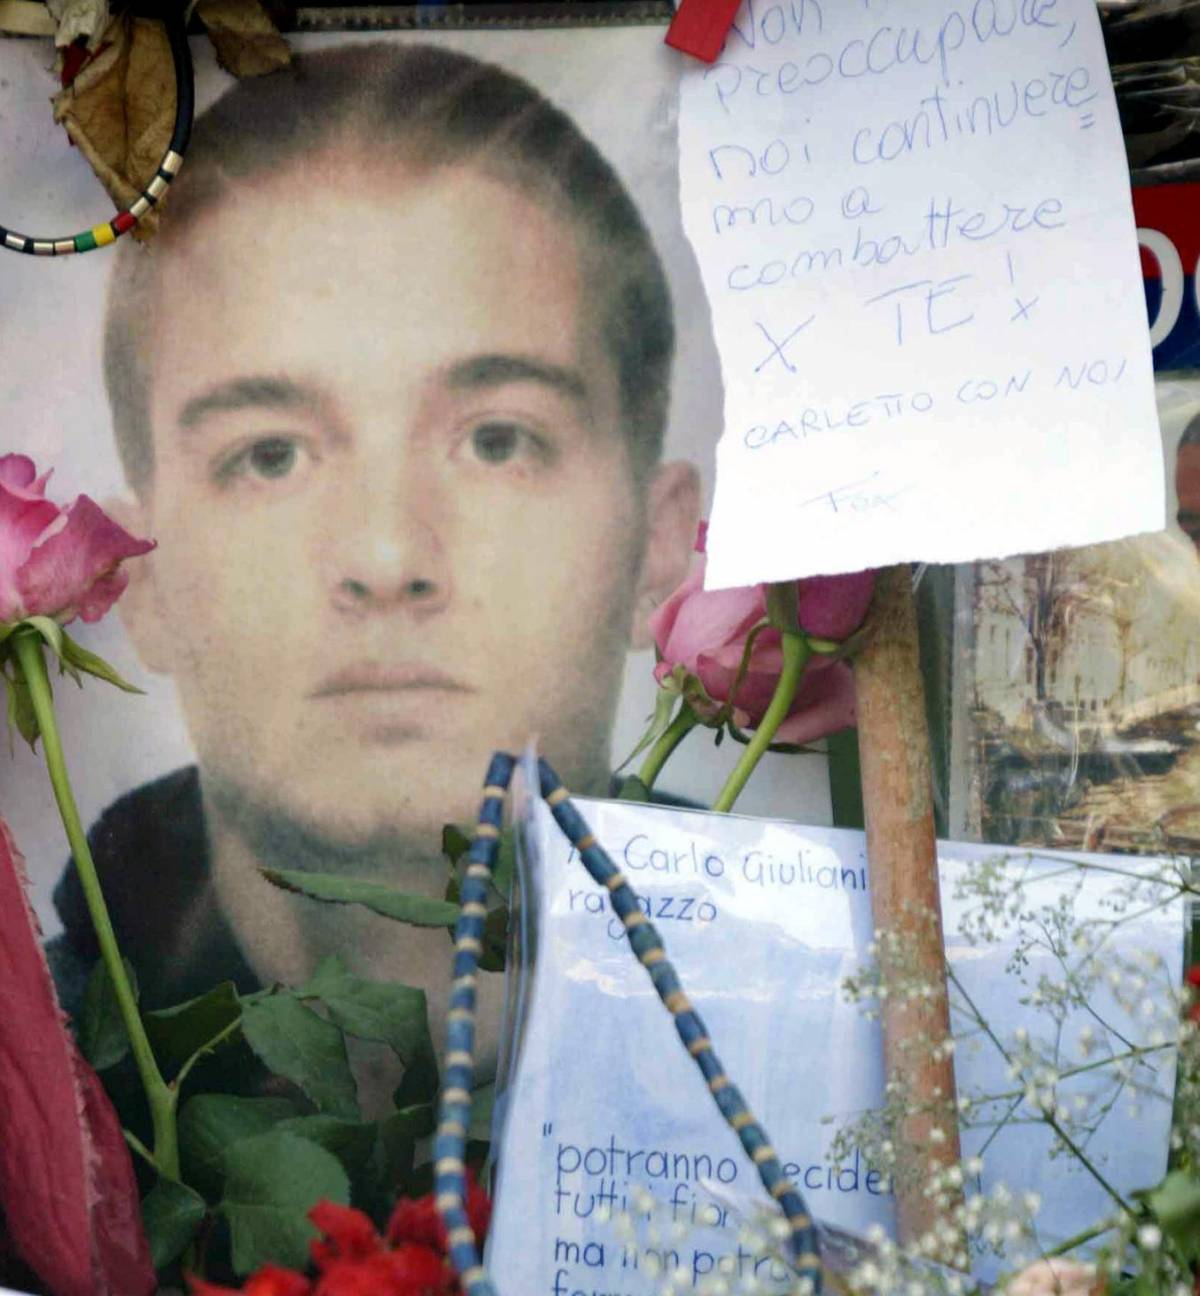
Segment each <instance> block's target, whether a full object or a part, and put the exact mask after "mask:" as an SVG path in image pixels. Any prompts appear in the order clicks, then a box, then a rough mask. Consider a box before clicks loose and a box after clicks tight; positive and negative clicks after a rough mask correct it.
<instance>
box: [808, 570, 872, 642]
mask: <svg viewBox="0 0 1200 1296" xmlns="http://www.w3.org/2000/svg"><path fill="white" fill-rule="evenodd" d="M874 590H875V573H874V572H873V571H861V572H851V573H850V574H849V575H846V576H810V577H808V579H807V580H802V581H801V582H800V592H799V600H798V609H797V610H798V613H799V617H800V626H801V628H802V629H804V630H807V631H808V633H809V634H811V635H816V637H817V638H818V639H838V640H840V639H846V638H848V637H849V636H850V635H852V634H853V633H854V632H855V630H857V629H858V627H859V626H860V625H862V623H863V618H864V617H865V616H866V615H867V609H868V608H869V607H870V606H871V595H872V593H874Z"/></svg>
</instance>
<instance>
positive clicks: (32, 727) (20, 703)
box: [4, 662, 41, 748]
mask: <svg viewBox="0 0 1200 1296" xmlns="http://www.w3.org/2000/svg"><path fill="white" fill-rule="evenodd" d="M4 687H5V689H6V690H7V692H8V728H9V734H10V738H11V734H12V731H13V730H16V732H17V733H19V734H20V735H21V737H22V738H24V739H25V741H26V742H27V743H28V744H29V746H30V747H31V748H32V747H33V746H34V744H35V743H36V742H37V739H38V734H39V733H40V732H41V731H40V730H39V729H38V722H37V716H36V715H34V712H33V698H32V696H31V695H30V692H29V685H28V683H27V682H26V680H25V676H24V674H23V672H22V671H21V668H20V667H19V666H17V665H15V664H13V663H12V662H8V663H6V664H5V667H4Z"/></svg>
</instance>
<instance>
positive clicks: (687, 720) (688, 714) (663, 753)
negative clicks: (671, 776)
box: [637, 702, 700, 790]
mask: <svg viewBox="0 0 1200 1296" xmlns="http://www.w3.org/2000/svg"><path fill="white" fill-rule="evenodd" d="M699 719H700V717H699V716H698V715H697V714H696V713H695V711H693V710H692V708H691V707H690V706H688V704H687V703H686V702H685V703H684V704H683V706H682V707H681V708H680V711H679V714H678V715H677V716H676V717H675V719H674V720H672V721H671V723H670V724H669V725H668V726H667V727H666V729H664V730H663V732H662V735H661V736H660V737H659V740H658V741H657V742H656V743H655V744H654V746H653V747H651V748H650V752H649V755H647V757H646V759H645V760H644V761H643V762H642V767H641V769H639V770H638V772H637V777H638V782H639V783H642V784H643V785H644V786H645V787H646V789H647V790H649V789H650V788H652V787H653V786H654V780H655V779H656V778H658V775H659V773H660V771H661V770H662V767H663V766H664V765H665V764H666V763H667V758H668V757H669V756H670V754H671V753H672V752H673V751H674V750H675V748H676V747H678V746H679V744H680V743H681V742H682V741H683V740H684V739H685V738H686V737H687V735H688V734H689V733H691V731H692V730H693V729H694V728H695V727H696V724H697V722H698V721H699Z"/></svg>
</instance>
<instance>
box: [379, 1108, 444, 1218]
mask: <svg viewBox="0 0 1200 1296" xmlns="http://www.w3.org/2000/svg"><path fill="white" fill-rule="evenodd" d="M436 1124H437V1114H436V1112H435V1111H434V1105H433V1103H432V1102H426V1103H416V1104H414V1105H413V1106H411V1107H405V1108H403V1109H402V1110H400V1111H396V1112H393V1113H392V1114H391V1115H390V1116H385V1117H384V1119H383V1120H381V1121H379V1122H378V1124H377V1125H376V1127H375V1130H376V1133H375V1148H374V1150H373V1152H372V1158H371V1161H372V1170H373V1172H374V1177H375V1178H376V1180H377V1181H378V1183H379V1184H380V1186H381V1188H382V1189H383V1191H382V1194H381V1195H382V1197H383V1199H384V1209H385V1210H390V1209H391V1207H392V1206H393V1204H394V1202H395V1197H396V1187H397V1185H399V1184H407V1183H408V1180H409V1176H410V1175H411V1174H412V1172H413V1165H414V1163H415V1161H416V1148H417V1143H418V1141H419V1140H420V1139H425V1138H428V1137H429V1136H430V1135H431V1134H432V1133H433V1131H434V1128H435V1127H436Z"/></svg>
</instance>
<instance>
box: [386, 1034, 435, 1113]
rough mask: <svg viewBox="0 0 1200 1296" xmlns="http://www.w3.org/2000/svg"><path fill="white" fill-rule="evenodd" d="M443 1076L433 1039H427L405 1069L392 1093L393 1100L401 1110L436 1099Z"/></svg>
mask: <svg viewBox="0 0 1200 1296" xmlns="http://www.w3.org/2000/svg"><path fill="white" fill-rule="evenodd" d="M440 1080H441V1077H440V1075H439V1074H438V1064H437V1056H436V1054H435V1053H434V1051H433V1040H432V1039H427V1040H426V1042H425V1044H424V1045H423V1046H422V1047H421V1050H420V1051H419V1052H418V1053H417V1055H416V1056H415V1057H414V1058H413V1060H412V1061H411V1062H410V1063H409V1064H408V1066H407V1067H405V1069H404V1075H403V1077H402V1078H401V1080H400V1083H399V1084H398V1085H397V1086H396V1091H395V1093H393V1094H392V1102H393V1103H395V1105H396V1106H397V1107H398V1108H400V1109H401V1110H406V1109H408V1108H411V1107H418V1106H422V1105H424V1104H426V1103H431V1102H434V1101H436V1099H437V1095H438V1087H439V1084H440Z"/></svg>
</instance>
